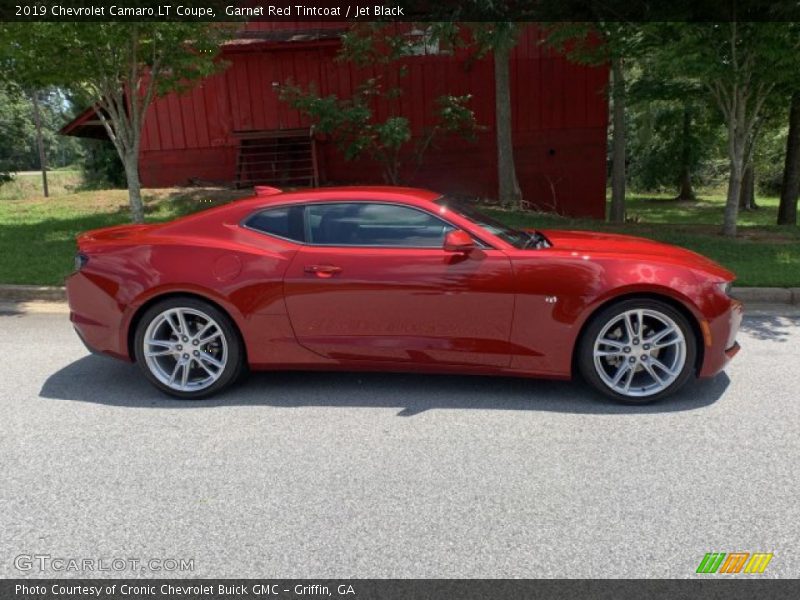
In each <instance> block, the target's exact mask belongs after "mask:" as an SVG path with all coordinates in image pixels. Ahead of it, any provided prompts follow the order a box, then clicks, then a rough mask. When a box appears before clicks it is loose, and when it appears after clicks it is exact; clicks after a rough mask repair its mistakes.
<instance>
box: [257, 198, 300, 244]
mask: <svg viewBox="0 0 800 600" xmlns="http://www.w3.org/2000/svg"><path fill="white" fill-rule="evenodd" d="M244 224H245V225H246V226H247V227H249V228H250V229H255V230H257V231H262V232H264V233H268V234H270V235H276V236H278V237H282V238H286V239H289V240H295V241H297V242H302V241H304V240H305V235H304V233H303V207H302V206H280V207H278V208H268V209H267V210H262V211H261V212H257V213H256V214H254V215H252V216H250V217H249V218H248V219H247V221H245V223H244Z"/></svg>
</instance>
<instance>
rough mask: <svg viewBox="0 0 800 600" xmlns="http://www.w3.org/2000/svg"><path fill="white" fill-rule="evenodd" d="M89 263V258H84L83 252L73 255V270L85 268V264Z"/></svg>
mask: <svg viewBox="0 0 800 600" xmlns="http://www.w3.org/2000/svg"><path fill="white" fill-rule="evenodd" d="M88 262H89V257H88V256H86V255H85V254H84V253H83V252H78V253H77V254H76V255H75V270H76V271H80V270H81V269H82V268H83V267H85V266H86V263H88Z"/></svg>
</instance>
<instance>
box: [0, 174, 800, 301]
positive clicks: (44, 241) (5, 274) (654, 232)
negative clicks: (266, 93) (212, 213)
mask: <svg viewBox="0 0 800 600" xmlns="http://www.w3.org/2000/svg"><path fill="white" fill-rule="evenodd" d="M59 177H60V179H59ZM51 180H53V192H54V193H53V194H52V196H51V197H50V198H43V197H42V196H41V187H38V188H37V187H36V186H37V184H38V185H39V186H41V180H40V179H38V175H36V174H24V175H20V176H18V178H17V180H16V181H15V182H14V183H13V184H7V185H4V186H2V187H0V282H2V283H20V284H40V285H60V284H62V283H63V280H64V277H65V276H66V275H67V274H69V272H70V271H71V269H72V264H73V256H74V253H75V242H74V240H75V236H76V235H77V234H78V233H80V232H82V231H86V230H88V229H94V228H98V227H107V226H110V225H118V224H121V223H127V222H129V219H130V216H129V212H128V198H127V192H126V191H125V190H101V191H81V192H74V191H73V192H71V191H70V190H71V189H73V190H74V189H77V188H78V187H79V184H80V181H79V179H78V177H77V175H76V174H75V172H74V171H57V172H53V173H51ZM8 185H11V186H16V187H15V188H13V189H12V188H8V187H7V186H8ZM70 186H71V187H70ZM59 190H60V191H59ZM57 191H59V192H58V193H56V192H57ZM247 193H248V192H247V191H232V190H227V189H222V188H183V189H180V188H174V189H164V190H146V191H145V192H144V198H145V206H146V214H147V220H148V221H150V222H158V221H165V220H169V219H172V218H175V217H178V216H180V215H184V214H188V213H191V212H195V211H197V210H202V209H204V208H208V207H209V206H213V205H216V204H220V203H224V202H227V201H230V200H232V199H234V198H238V197H242V196H245V195H247ZM18 195H21V197H17V196H18ZM758 202H759V204H761V205H762V206H763V208H761V209H760V210H758V211H752V212H746V213H744V214H743V215H742V218H741V219H740V223H741V226H740V228H739V229H740V235H739V237H738V238H737V239H728V238H725V237H722V236H721V235H719V223H721V222H722V207H723V204H724V198H723V197H722V196H720V195H709V196H703V197H702V200H701V201H699V202H697V203H681V202H675V201H674V200H670V199H668V198H667V197H665V196H664V197H662V196H657V195H648V196H642V195H633V196H632V197H631V198H630V199H629V202H628V217H629V219H632V220H635V221H638V222H634V223H626V224H625V225H610V224H608V223H603V222H598V221H594V220H590V219H568V218H564V217H558V216H555V215H551V214H545V213H532V212H519V211H503V210H498V209H496V208H488V209H487V211H488V212H491V213H492V214H493V215H494V216H496V217H497V218H499V219H501V220H503V221H505V222H507V223H509V224H510V225H513V226H518V227H536V228H540V229H544V228H551V229H553V228H558V229H591V230H599V231H610V232H619V233H627V234H630V235H640V236H644V237H648V238H652V239H657V240H661V241H664V242H669V243H672V244H677V245H679V246H683V247H685V248H689V249H691V250H694V251H696V252H699V253H701V254H704V255H706V256H708V257H710V258H712V259H714V260H716V261H718V262H719V263H721V264H722V265H724V266H726V267H728V268H729V269H731V270H732V271H734V272H735V273H736V274H737V277H738V279H737V285H742V286H787V287H788V286H791V287H800V228H798V227H777V226H775V225H772V223H774V222H775V214H776V210H777V199H775V198H759V200H758Z"/></svg>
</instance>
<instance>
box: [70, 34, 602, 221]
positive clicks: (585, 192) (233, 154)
mask: <svg viewBox="0 0 800 600" xmlns="http://www.w3.org/2000/svg"><path fill="white" fill-rule="evenodd" d="M345 27H346V25H345V24H343V23H332V22H322V23H308V22H305V23H295V24H288V23H285V22H283V23H271V22H259V23H249V24H248V25H247V26H246V28H245V30H244V31H243V32H242V33H241V35H240V36H239V39H237V40H234V41H232V42H230V43H228V44H226V45H225V47H224V49H223V58H224V60H225V61H227V62H228V63H229V67H228V68H227V69H226V70H224V71H223V72H221V73H219V74H216V75H214V76H212V77H209V78H207V79H205V80H203V81H201V82H200V83H199V84H198V85H197V86H196V87H194V89H192V90H191V91H189V92H186V93H183V94H181V95H178V94H169V95H167V96H164V97H161V98H158V99H157V100H155V101H154V102H153V104H152V105H151V107H150V108H149V111H148V113H147V116H146V119H145V125H144V133H143V138H142V145H141V157H140V175H141V180H142V184H143V185H144V186H146V187H164V186H175V185H184V184H187V183H189V182H190V181H197V180H199V181H204V182H220V183H228V184H235V185H238V186H242V187H244V186H250V185H254V184H272V185H278V186H292V185H316V184H321V185H325V184H343V183H364V184H367V183H382V178H381V170H380V168H378V166H377V165H375V164H371V161H370V160H368V159H358V160H356V161H346V160H344V158H343V156H342V154H341V153H340V151H339V150H338V149H337V148H336V146H335V144H334V143H333V142H331V141H330V140H327V139H324V138H323V137H320V136H318V135H315V134H314V133H313V129H312V128H311V123H310V122H309V121H308V120H307V119H305V118H303V117H302V116H301V115H300V114H299V113H298V112H297V111H296V110H293V109H292V108H291V107H289V106H288V105H287V104H286V103H284V102H281V101H280V100H279V99H278V94H277V92H276V87H277V86H278V85H280V84H282V83H284V82H286V81H288V80H292V81H293V82H295V83H297V84H299V85H301V86H303V87H304V88H305V87H307V86H308V84H309V83H312V82H313V83H314V84H315V85H316V87H317V89H318V90H319V92H320V93H321V94H322V95H329V94H336V95H337V96H339V97H347V96H349V95H351V94H352V92H353V90H354V89H355V88H356V86H358V84H359V83H360V82H362V81H364V79H365V78H366V77H370V76H372V75H374V72H373V71H371V70H370V69H369V68H362V69H359V68H357V67H355V66H354V65H352V64H350V63H348V62H342V61H335V60H334V58H335V56H336V53H337V50H338V48H339V45H340V42H339V37H340V35H341V33H342V32H343V31H345ZM540 35H541V34H540V31H539V30H538V29H537V27H536V26H535V25H530V26H528V27H526V28H525V30H524V33H523V35H522V37H521V40H520V43H519V45H518V46H517V47H516V49H515V50H514V52H513V55H512V58H511V93H512V99H511V100H512V113H513V139H514V150H515V161H516V169H517V177H518V179H519V184H520V187H521V189H522V192H523V196H524V198H525V200H526V201H527V202H528V203H530V205H531V206H532V207H534V208H539V209H542V210H551V211H556V212H559V213H561V214H566V215H572V216H589V217H596V218H603V217H604V214H605V184H606V125H607V119H608V110H607V101H606V95H605V92H606V85H607V80H608V70H607V69H606V68H605V67H586V66H581V65H576V64H573V63H571V62H569V61H568V60H566V58H564V57H563V56H561V55H559V54H557V53H556V52H554V51H553V50H550V49H548V48H546V47H544V46H542V45H541V44H540V43H539V42H540ZM402 64H404V65H405V67H406V69H407V76H405V77H397V78H396V83H397V84H398V85H399V86H400V87H401V88H402V90H403V93H402V95H401V97H400V100H399V102H400V112H401V114H402V115H403V116H405V117H407V118H408V119H409V120H410V122H411V125H412V128H413V131H414V133H415V134H416V135H419V134H420V133H421V132H422V131H423V130H424V129H425V128H426V127H427V126H430V125H432V121H433V119H434V115H433V103H434V101H435V99H436V98H438V97H439V96H441V95H443V94H452V95H463V94H472V100H471V104H470V107H471V108H472V109H473V110H474V112H475V115H476V118H477V121H478V123H479V124H481V125H483V126H485V127H486V129H485V130H483V131H482V132H481V133H480V134H479V135H478V139H477V140H476V141H475V142H474V143H473V142H467V141H465V140H464V139H462V138H448V139H444V140H441V141H440V142H438V143H437V144H436V146H435V147H434V148H431V149H430V150H429V151H428V152H427V153H426V154H425V160H424V163H423V164H422V165H421V166H420V167H419V168H413V169H412V168H411V167H408V168H406V169H405V170H404V171H403V176H404V183H408V184H413V185H416V186H421V187H429V188H431V189H435V190H437V191H441V192H447V193H458V194H466V195H470V196H481V197H486V198H492V197H495V196H496V191H497V152H496V145H495V132H494V121H495V112H494V73H493V64H492V60H491V58H483V59H481V60H474V59H473V58H472V57H470V56H469V55H468V53H466V52H458V53H455V54H447V53H440V52H439V51H438V48H437V47H436V46H435V45H431V44H425V43H422V44H420V52H419V55H415V56H410V57H407V58H405V59H403V61H402ZM387 110H388V108H387V107H386V106H385V105H382V104H381V103H378V105H377V106H376V107H375V111H376V116H377V117H378V118H385V116H386V115H387V112H386V111H387ZM62 133H65V134H67V135H78V136H92V137H105V133H104V130H102V127H101V126H100V124H99V122H98V121H97V120H96V117H95V115H94V113H93V112H92V111H91V110H88V111H86V112H84V113H83V114H81V115H80V116H79V117H77V118H76V119H75V120H74V121H72V122H71V123H69V124H68V125H67V126H66V127H64V129H62Z"/></svg>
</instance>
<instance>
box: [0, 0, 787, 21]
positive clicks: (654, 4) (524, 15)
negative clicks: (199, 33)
mask: <svg viewBox="0 0 800 600" xmlns="http://www.w3.org/2000/svg"><path fill="white" fill-rule="evenodd" d="M244 19H246V20H250V21H353V22H358V21H386V20H388V21H538V22H559V21H702V22H711V21H731V20H737V21H798V20H800V2H774V1H769V0H704V1H702V2H697V0H670V1H664V0H643V1H638V2H631V1H630V0H505V1H503V2H487V1H484V0H435V1H434V0H367V1H366V2H364V1H363V0H361V1H359V0H176V1H172V0H155V1H154V0H95V1H92V0H88V1H87V0H78V1H71V0H0V21H55V22H58V21H90V22H91V21H236V20H244Z"/></svg>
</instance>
